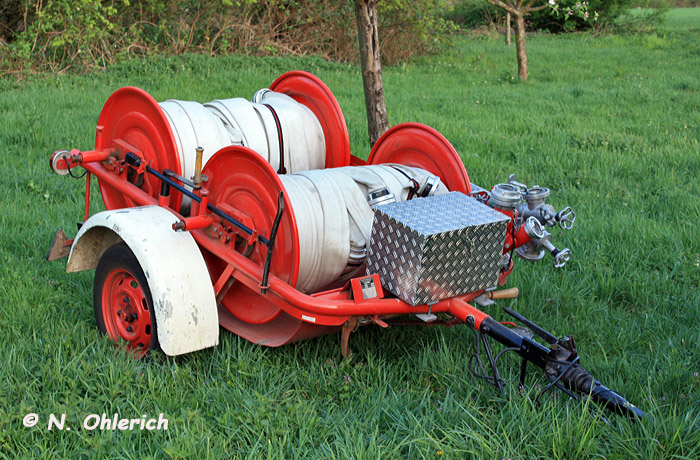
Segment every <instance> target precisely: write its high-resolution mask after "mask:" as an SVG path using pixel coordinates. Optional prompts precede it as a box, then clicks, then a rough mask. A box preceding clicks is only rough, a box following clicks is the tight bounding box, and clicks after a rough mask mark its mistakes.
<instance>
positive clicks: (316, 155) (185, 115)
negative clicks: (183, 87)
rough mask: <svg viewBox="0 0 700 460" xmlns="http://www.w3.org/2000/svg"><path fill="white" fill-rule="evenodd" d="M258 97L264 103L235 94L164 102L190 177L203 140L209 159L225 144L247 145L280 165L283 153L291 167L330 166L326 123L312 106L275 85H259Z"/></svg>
mask: <svg viewBox="0 0 700 460" xmlns="http://www.w3.org/2000/svg"><path fill="white" fill-rule="evenodd" d="M255 100H256V101H259V103H258V102H255V103H251V102H248V101H246V100H245V99H242V98H233V99H223V100H220V99H217V100H214V101H212V102H209V103H206V104H200V103H198V102H192V101H177V100H168V101H165V102H161V103H160V104H159V105H160V106H161V108H162V109H163V112H164V113H165V116H166V118H167V120H168V122H169V123H170V127H171V129H172V131H173V136H174V138H175V144H176V146H177V149H178V154H179V156H180V163H181V165H182V171H181V173H182V175H183V176H184V177H187V178H190V177H192V176H193V175H194V164H195V149H196V148H197V147H200V146H201V147H202V148H203V149H204V159H203V164H206V162H207V161H208V160H209V158H211V157H212V156H213V155H214V153H216V152H217V151H219V150H220V149H222V148H224V147H227V146H230V145H243V146H245V147H248V148H250V149H252V150H254V151H256V152H257V153H259V154H260V155H261V156H262V157H263V158H265V160H266V161H268V162H269V163H270V164H271V165H272V167H273V168H274V169H275V170H279V169H280V158H282V159H283V161H284V166H285V170H286V171H287V172H289V173H295V172H299V171H306V170H308V169H321V168H323V167H324V166H325V163H326V142H325V137H324V134H323V129H322V128H321V124H320V123H319V121H318V119H317V118H316V116H315V115H314V114H313V112H312V111H311V110H310V109H309V108H308V107H306V106H304V105H303V104H300V103H298V102H296V101H295V100H294V99H292V98H291V97H289V96H287V95H286V94H282V93H277V92H274V91H271V90H269V89H268V90H260V91H258V92H257V93H256V94H255ZM268 106H269V107H268ZM273 111H274V113H275V114H276V115H277V118H278V120H279V129H278V124H277V122H276V120H275V116H274V115H273ZM280 135H281V141H282V144H283V146H284V149H283V151H282V152H281V153H282V157H280Z"/></svg>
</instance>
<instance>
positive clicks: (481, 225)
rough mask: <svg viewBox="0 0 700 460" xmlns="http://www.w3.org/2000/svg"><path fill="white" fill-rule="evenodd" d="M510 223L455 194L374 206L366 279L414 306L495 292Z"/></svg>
mask: <svg viewBox="0 0 700 460" xmlns="http://www.w3.org/2000/svg"><path fill="white" fill-rule="evenodd" d="M509 221H510V219H509V218H508V217H506V216H504V215H503V214H501V213H500V212H498V211H495V210H493V209H492V208H490V207H488V206H486V205H484V204H482V203H479V202H478V201H477V200H475V199H474V198H471V197H468V196H467V195H464V194H463V193H460V192H451V193H445V194H442V195H435V196H431V197H427V198H416V199H413V200H409V201H402V202H398V203H390V204H385V205H381V206H378V207H377V209H376V210H375V212H374V223H373V224H372V235H371V238H370V243H369V250H368V253H367V274H368V275H369V274H373V273H377V274H379V278H380V279H381V281H382V285H383V286H384V287H385V288H386V289H387V290H388V291H389V292H391V293H392V294H394V295H396V296H397V297H398V298H400V299H401V300H403V301H404V302H406V303H408V304H410V305H414V306H415V305H421V304H425V303H431V302H436V301H438V300H441V299H446V298H450V297H454V296H457V295H461V294H466V293H469V292H474V291H478V290H480V289H487V288H491V287H495V286H496V283H497V281H498V271H499V264H500V261H501V254H502V252H503V244H504V242H505V235H506V227H507V226H508V222H509Z"/></svg>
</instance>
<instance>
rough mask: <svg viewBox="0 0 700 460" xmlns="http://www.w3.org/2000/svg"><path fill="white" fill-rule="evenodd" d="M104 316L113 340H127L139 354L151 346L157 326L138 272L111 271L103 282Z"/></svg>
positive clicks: (107, 329) (131, 348) (143, 353)
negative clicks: (137, 278) (137, 277)
mask: <svg viewBox="0 0 700 460" xmlns="http://www.w3.org/2000/svg"><path fill="white" fill-rule="evenodd" d="M101 300H102V317H103V318H104V324H105V329H106V331H107V334H108V335H109V337H110V338H111V339H112V340H119V339H120V338H121V339H124V340H126V341H127V342H128V344H129V345H128V348H129V349H130V350H133V352H134V353H136V354H137V356H139V357H142V356H144V355H145V354H146V353H147V352H148V350H149V349H150V348H151V342H152V340H153V337H152V332H153V325H152V324H151V312H150V311H149V306H148V300H147V299H146V293H145V292H144V290H143V287H142V286H141V284H140V283H139V282H138V281H137V280H136V278H135V277H134V275H133V274H132V273H131V272H129V271H128V270H125V269H123V268H115V269H114V270H112V271H110V272H109V273H108V274H107V276H106V278H105V281H104V284H103V285H102V299H101Z"/></svg>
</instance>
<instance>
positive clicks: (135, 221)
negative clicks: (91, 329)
mask: <svg viewBox="0 0 700 460" xmlns="http://www.w3.org/2000/svg"><path fill="white" fill-rule="evenodd" d="M176 220H178V218H177V217H176V216H175V215H174V214H172V213H171V212H169V211H168V210H167V209H165V208H161V207H158V206H143V207H137V208H127V209H117V210H113V211H104V212H100V213H98V214H95V215H94V216H92V217H91V218H90V219H88V220H87V221H86V222H85V224H83V226H82V227H81V229H80V231H79V232H78V234H77V235H76V237H75V240H74V242H73V246H72V247H71V251H70V256H69V258H68V264H67V266H66V271H67V272H69V273H70V272H75V271H80V270H88V269H91V268H95V267H97V263H98V261H99V259H100V256H101V255H102V253H103V252H104V251H105V250H106V249H107V248H108V247H109V246H111V245H112V244H115V243H119V242H121V241H123V242H125V243H126V244H127V245H128V246H129V248H130V249H131V251H132V252H133V253H134V255H135V256H136V258H137V259H138V261H139V264H140V265H141V268H142V269H143V273H144V275H145V276H146V280H147V282H148V286H149V287H150V290H151V296H152V298H153V304H154V305H153V307H154V311H155V316H156V326H157V327H156V329H157V331H158V341H159V342H160V347H161V349H162V350H163V352H164V353H165V354H166V355H170V356H175V355H181V354H184V353H189V352H192V351H196V350H200V349H202V348H206V347H211V346H214V345H217V344H218V343H219V318H218V314H217V310H216V298H215V296H214V288H213V286H212V282H211V279H210V277H209V271H208V270H207V266H206V264H205V262H204V259H203V257H202V254H201V252H200V250H199V247H198V246H197V243H196V242H195V240H194V238H193V237H192V235H190V234H189V232H175V231H173V229H172V224H173V222H175V221H176Z"/></svg>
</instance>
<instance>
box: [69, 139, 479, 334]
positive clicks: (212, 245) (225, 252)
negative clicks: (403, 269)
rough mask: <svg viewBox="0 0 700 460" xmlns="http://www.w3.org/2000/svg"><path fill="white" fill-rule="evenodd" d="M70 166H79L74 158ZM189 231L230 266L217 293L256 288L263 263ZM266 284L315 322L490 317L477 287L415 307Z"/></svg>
mask: <svg viewBox="0 0 700 460" xmlns="http://www.w3.org/2000/svg"><path fill="white" fill-rule="evenodd" d="M90 153H92V152H90ZM356 161H357V162H358V163H359V162H361V161H362V160H360V159H356ZM72 166H77V164H74V165H72ZM80 166H82V167H83V168H85V169H86V170H87V171H88V173H89V174H93V175H95V176H96V177H97V178H98V179H99V180H101V181H103V183H104V185H107V186H109V187H112V188H114V189H115V190H117V191H119V192H120V193H123V194H124V195H125V196H126V197H128V198H129V199H131V200H133V202H134V203H136V204H138V205H140V206H147V205H154V206H160V205H161V204H159V202H158V200H157V199H156V198H154V197H152V196H150V195H148V194H147V193H145V192H144V191H142V190H141V189H139V188H137V187H136V186H134V185H133V184H131V183H129V182H127V181H126V180H125V179H124V178H122V177H120V176H124V175H125V174H126V173H125V172H124V173H121V174H114V173H111V172H110V171H108V170H107V169H106V168H104V167H103V166H102V164H101V163H99V162H91V163H80ZM175 193H178V192H175ZM85 208H86V209H89V195H86V204H85ZM168 209H169V210H170V211H171V212H173V217H174V218H178V217H179V218H182V216H181V215H180V214H179V213H177V212H176V211H174V210H173V209H171V208H170V207H168ZM191 233H192V236H193V237H194V239H195V241H196V242H197V243H198V244H199V245H200V246H201V247H202V248H204V249H206V250H207V251H209V252H210V253H212V254H214V255H215V256H216V257H218V258H220V259H221V260H222V261H223V262H225V263H226V264H227V266H228V269H227V270H224V273H223V274H222V279H213V280H211V282H212V284H213V285H214V287H215V289H216V291H215V294H217V295H218V294H219V293H220V291H221V289H222V288H223V287H224V286H225V285H226V284H227V281H228V279H230V278H234V279H236V280H237V281H239V282H241V283H243V284H244V285H245V286H247V287H249V288H250V289H252V290H257V291H259V290H260V288H261V281H262V275H263V270H262V267H259V266H258V265H256V264H255V263H253V262H252V261H250V260H249V259H248V258H246V257H244V256H243V255H242V254H239V253H237V252H235V251H232V250H231V249H230V247H228V246H226V245H224V244H223V243H221V242H220V241H219V240H218V239H214V238H212V237H210V236H208V235H207V234H206V233H205V232H204V230H192V231H191ZM268 285H269V288H268V289H267V291H266V293H265V294H260V295H262V296H265V297H266V299H267V300H269V301H271V302H273V303H274V304H275V305H277V306H279V307H280V308H281V309H282V310H284V311H285V312H287V313H288V314H290V315H291V316H293V317H295V318H297V319H301V320H303V321H306V322H311V323H313V324H317V325H325V326H341V325H343V324H344V323H346V322H347V321H348V320H349V319H350V318H352V317H356V316H362V317H369V318H372V317H375V316H385V315H394V314H416V313H449V314H451V315H453V316H455V317H456V318H457V319H459V320H461V321H466V319H467V317H468V316H471V317H472V318H473V319H474V327H475V328H477V329H478V328H479V327H480V325H481V322H482V321H483V320H484V319H486V318H488V317H489V315H487V314H486V313H484V312H482V311H480V310H479V309H477V308H475V307H474V306H472V305H471V304H470V303H469V302H470V301H472V300H473V299H474V298H476V297H478V296H480V295H481V294H483V293H484V291H476V292H472V293H469V294H465V295H461V296H457V297H453V298H450V299H445V300H442V301H439V302H437V303H436V304H433V305H431V306H429V305H418V306H415V307H414V306H411V305H409V304H407V303H406V302H404V301H402V300H400V299H396V298H390V299H385V298H382V299H379V298H377V299H368V300H364V299H362V301H358V302H356V301H355V300H353V299H351V298H350V296H351V294H350V293H351V290H350V289H343V288H339V289H334V290H331V291H326V292H321V293H315V294H312V295H309V294H304V293H301V292H299V291H298V290H296V289H295V288H294V287H292V286H290V285H289V284H287V283H285V282H284V281H282V280H280V279H279V278H277V277H276V276H275V275H274V274H272V273H270V275H269V279H268ZM470 323H471V320H470Z"/></svg>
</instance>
